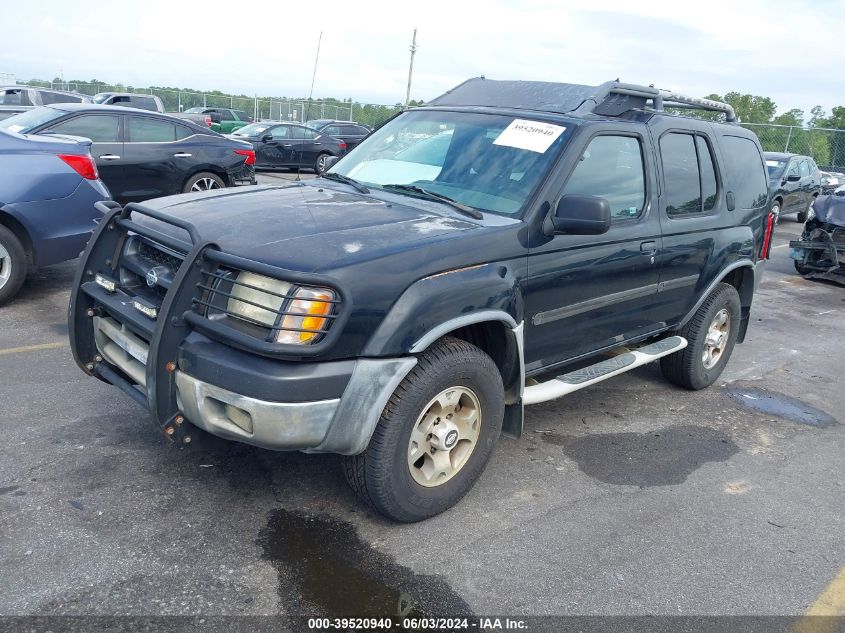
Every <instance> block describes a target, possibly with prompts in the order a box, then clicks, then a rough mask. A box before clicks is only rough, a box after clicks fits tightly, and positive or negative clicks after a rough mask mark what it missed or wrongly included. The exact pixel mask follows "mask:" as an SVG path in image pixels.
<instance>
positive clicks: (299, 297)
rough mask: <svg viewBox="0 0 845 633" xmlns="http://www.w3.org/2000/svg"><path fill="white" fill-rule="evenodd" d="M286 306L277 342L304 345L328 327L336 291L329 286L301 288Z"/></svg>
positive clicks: (277, 334)
mask: <svg viewBox="0 0 845 633" xmlns="http://www.w3.org/2000/svg"><path fill="white" fill-rule="evenodd" d="M295 297H296V298H295V299H294V300H293V301H291V302H290V305H289V306H288V307H287V308H286V310H285V312H286V313H287V314H285V315H284V318H282V323H281V328H282V329H280V330H279V331H278V332H277V333H276V342H277V343H289V344H293V345H304V344H307V343H311V342H313V341H315V340H316V339H317V338H318V337H319V336H320V335H321V334H323V333H324V332H325V331H326V330H327V329H328V320H329V319H327V318H326V317H327V316H329V315H330V314H331V313H332V306H333V305H334V304H333V303H332V301H334V298H335V296H334V293H333V292H332V291H331V290H328V289H327V288H320V289H316V288H299V289H298V290H297V291H296V294H295Z"/></svg>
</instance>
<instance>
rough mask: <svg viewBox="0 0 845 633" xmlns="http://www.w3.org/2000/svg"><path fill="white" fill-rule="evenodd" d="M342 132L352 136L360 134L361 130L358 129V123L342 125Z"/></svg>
mask: <svg viewBox="0 0 845 633" xmlns="http://www.w3.org/2000/svg"><path fill="white" fill-rule="evenodd" d="M340 132H341V134H348V135H350V136H358V135H359V134H360V133H361V132H359V131H358V126H357V125H341V126H340Z"/></svg>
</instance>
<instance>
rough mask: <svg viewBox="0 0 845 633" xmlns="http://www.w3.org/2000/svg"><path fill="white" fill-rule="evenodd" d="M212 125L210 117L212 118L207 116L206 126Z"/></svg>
mask: <svg viewBox="0 0 845 633" xmlns="http://www.w3.org/2000/svg"><path fill="white" fill-rule="evenodd" d="M211 123H212V121H211V117H210V116H208V115H206V116H205V124H206V125H207V126H208V127H211Z"/></svg>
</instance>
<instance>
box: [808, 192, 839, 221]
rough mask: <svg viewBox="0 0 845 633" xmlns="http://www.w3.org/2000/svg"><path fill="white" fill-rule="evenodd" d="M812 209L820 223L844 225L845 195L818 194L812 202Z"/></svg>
mask: <svg viewBox="0 0 845 633" xmlns="http://www.w3.org/2000/svg"><path fill="white" fill-rule="evenodd" d="M813 211H815V213H816V220H817V221H819V222H821V223H822V224H833V225H835V226H841V227H845V196H820V197H819V199H818V200H816V201H815V202H814V203H813Z"/></svg>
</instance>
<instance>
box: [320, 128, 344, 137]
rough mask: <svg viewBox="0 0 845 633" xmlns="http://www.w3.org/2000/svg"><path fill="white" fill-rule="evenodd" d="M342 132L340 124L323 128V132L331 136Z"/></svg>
mask: <svg viewBox="0 0 845 633" xmlns="http://www.w3.org/2000/svg"><path fill="white" fill-rule="evenodd" d="M340 133H341V132H340V126H338V125H329V126H327V127H324V128H323V134H328V135H329V136H337V135H338V134H340Z"/></svg>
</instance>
